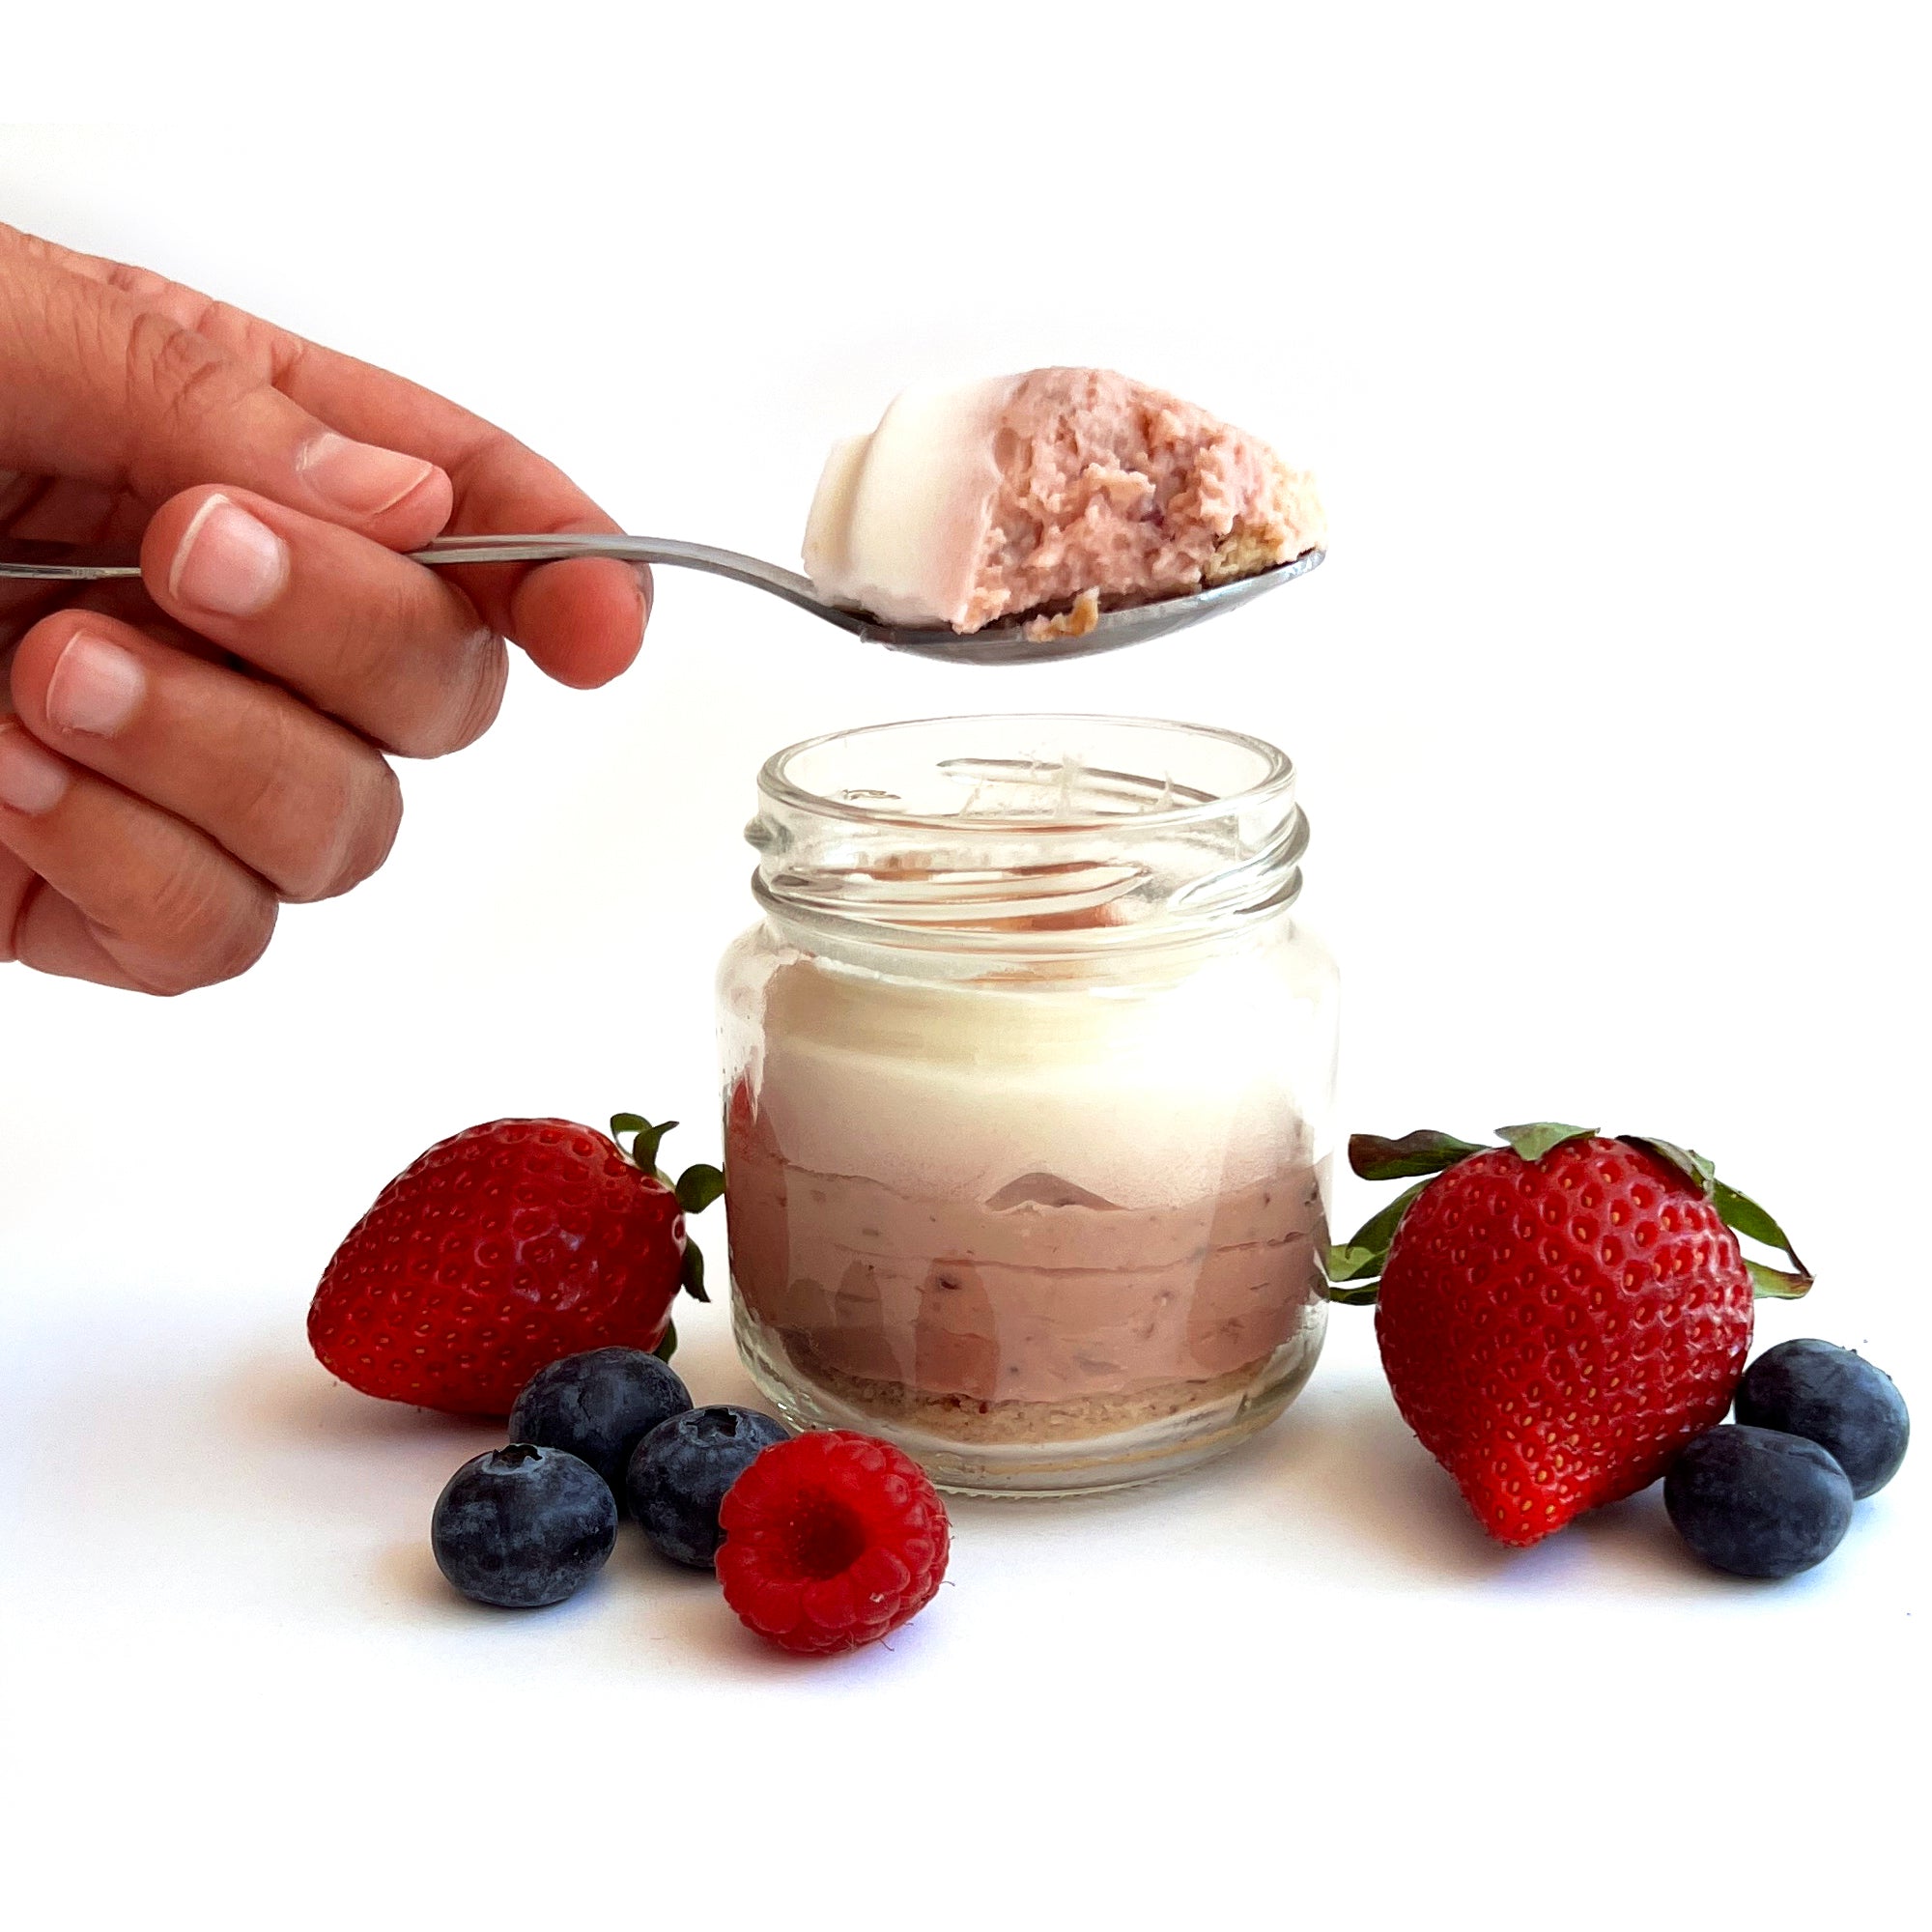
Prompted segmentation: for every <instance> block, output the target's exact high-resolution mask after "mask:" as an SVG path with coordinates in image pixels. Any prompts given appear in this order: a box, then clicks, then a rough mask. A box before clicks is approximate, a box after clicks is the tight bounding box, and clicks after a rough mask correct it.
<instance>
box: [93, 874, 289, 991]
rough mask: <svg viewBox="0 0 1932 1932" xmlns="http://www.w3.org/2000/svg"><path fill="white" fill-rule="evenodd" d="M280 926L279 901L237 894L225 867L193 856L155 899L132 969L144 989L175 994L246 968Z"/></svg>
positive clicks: (257, 892) (258, 893)
mask: <svg viewBox="0 0 1932 1932" xmlns="http://www.w3.org/2000/svg"><path fill="white" fill-rule="evenodd" d="M274 931H275V902H274V900H273V899H272V898H271V897H270V895H268V894H267V893H266V892H263V891H260V890H259V889H251V888H248V887H245V886H244V887H243V888H242V889H241V890H240V891H238V890H237V889H236V885H235V881H234V879H233V877H232V876H230V875H228V874H227V873H226V871H225V868H223V867H220V866H218V865H216V864H214V863H213V862H210V861H206V860H188V861H186V862H185V863H184V864H182V865H181V866H179V867H176V868H175V870H174V871H173V872H172V873H171V874H169V876H168V877H167V878H165V879H164V880H163V881H162V882H161V885H160V887H159V889H158V890H157V891H156V893H155V894H154V895H153V897H152V899H151V900H150V903H149V909H148V920H147V930H146V932H145V934H144V936H143V943H142V946H141V949H140V952H141V957H140V961H139V963H138V965H134V964H131V963H130V965H129V970H130V971H131V972H132V974H133V977H134V978H135V979H136V980H138V981H139V983H140V985H141V989H142V991H144V992H148V993H154V994H156V995H158V996H160V997H162V998H171V997H173V996H175V995H177V994H181V993H187V992H192V991H193V990H194V989H195V988H196V987H198V986H213V985H217V984H219V983H220V981H222V980H232V979H234V978H236V976H237V975H238V974H241V973H245V972H246V971H247V970H248V968H249V967H251V966H252V965H254V963H255V962H256V960H258V959H259V958H261V956H262V954H263V953H264V952H267V951H268V949H269V941H270V939H272V938H273V937H274Z"/></svg>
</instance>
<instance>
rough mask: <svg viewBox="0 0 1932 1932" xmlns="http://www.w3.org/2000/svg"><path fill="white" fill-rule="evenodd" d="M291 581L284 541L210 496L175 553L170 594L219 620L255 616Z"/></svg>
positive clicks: (225, 500) (223, 499) (234, 507)
mask: <svg viewBox="0 0 1932 1932" xmlns="http://www.w3.org/2000/svg"><path fill="white" fill-rule="evenodd" d="M288 579H289V551H288V546H287V545H286V544H285V543H283V541H282V540H281V538H280V537H278V536H277V535H276V534H275V533H274V531H273V530H271V529H270V527H269V526H268V525H267V524H265V523H263V522H261V521H260V520H259V519H258V518H255V517H251V516H250V515H249V514H248V512H247V511H246V510H244V509H241V507H240V506H239V505H237V504H234V503H231V502H230V501H229V500H228V498H227V497H209V499H208V500H207V502H205V503H204V504H203V505H202V506H201V508H200V509H198V510H197V511H196V512H195V513H194V521H193V522H192V523H191V524H189V525H188V526H187V532H186V534H185V536H184V537H183V538H182V540H181V548H180V549H179V550H178V551H176V552H175V561H174V567H173V569H171V570H170V571H169V572H168V589H169V591H170V592H171V593H172V594H173V595H174V596H176V597H179V598H180V599H181V601H182V602H183V603H184V604H192V605H193V606H194V607H195V608H196V609H197V610H201V611H211V612H213V614H214V615H216V616H219V617H252V616H254V615H255V613H256V612H257V611H265V610H267V609H268V607H269V606H270V604H272V603H273V602H274V601H275V598H276V596H277V595H278V594H279V592H280V591H281V588H282V585H283V584H284V583H286V582H288Z"/></svg>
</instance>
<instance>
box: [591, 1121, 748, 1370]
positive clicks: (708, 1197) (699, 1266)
mask: <svg viewBox="0 0 1932 1932" xmlns="http://www.w3.org/2000/svg"><path fill="white" fill-rule="evenodd" d="M676 1125H677V1122H675V1121H662V1122H659V1123H658V1124H657V1125H655V1126H653V1125H652V1124H651V1122H649V1121H647V1120H645V1119H644V1117H643V1116H642V1115H641V1114H612V1115H611V1139H612V1140H614V1141H615V1142H616V1143H617V1145H618V1147H619V1148H620V1149H622V1148H623V1145H624V1142H623V1137H624V1135H626V1134H629V1135H630V1136H631V1145H630V1148H629V1149H628V1150H627V1151H628V1152H629V1154H630V1157H631V1159H632V1161H633V1162H634V1163H635V1164H636V1165H637V1167H638V1168H639V1171H640V1172H642V1173H644V1174H648V1175H649V1176H650V1177H651V1178H652V1179H654V1180H658V1181H661V1182H663V1184H664V1185H665V1186H667V1187H668V1188H669V1189H670V1191H671V1192H672V1193H673V1194H675V1195H676V1196H677V1205H678V1207H679V1208H682V1209H683V1211H684V1212H685V1213H686V1214H687V1215H691V1214H701V1213H703V1212H704V1210H705V1209H706V1208H709V1207H710V1206H711V1204H712V1203H713V1202H714V1201H716V1200H717V1199H718V1197H719V1196H720V1195H721V1194H723V1193H724V1192H725V1177H724V1175H723V1174H722V1173H721V1172H720V1171H719V1170H718V1169H717V1168H715V1167H713V1166H712V1165H711V1163H710V1162H709V1161H704V1160H699V1161H694V1162H693V1163H692V1164H691V1166H689V1167H687V1168H686V1169H685V1170H684V1172H683V1173H682V1174H680V1175H679V1176H678V1178H677V1179H675V1180H672V1179H671V1178H670V1176H669V1175H668V1174H667V1173H666V1172H665V1171H664V1169H663V1168H661V1167H660V1166H659V1165H658V1149H659V1148H660V1147H661V1146H662V1145H663V1144H664V1137H665V1136H666V1135H667V1134H668V1133H669V1132H670V1130H671V1129H672V1128H673V1127H674V1126H676ZM678 1285H679V1286H680V1287H681V1288H682V1289H683V1290H684V1292H685V1293H687V1294H688V1295H690V1296H691V1298H692V1299H693V1300H694V1301H709V1300H710V1299H711V1297H710V1295H709V1294H707V1293H705V1289H704V1256H703V1255H702V1253H701V1252H699V1249H698V1246H697V1243H696V1241H694V1240H692V1239H691V1238H690V1237H689V1236H686V1239H685V1244H684V1264H683V1267H682V1269H681V1271H680V1273H679V1276H678ZM665 1334H666V1336H667V1338H668V1341H669V1345H670V1347H671V1348H672V1349H675V1348H676V1347H677V1334H676V1331H675V1330H674V1329H672V1328H669V1327H667V1328H666V1330H665ZM659 1352H660V1353H661V1354H662V1356H663V1359H664V1360H665V1361H669V1360H670V1355H669V1353H668V1351H667V1350H665V1348H664V1344H662V1343H660V1344H659Z"/></svg>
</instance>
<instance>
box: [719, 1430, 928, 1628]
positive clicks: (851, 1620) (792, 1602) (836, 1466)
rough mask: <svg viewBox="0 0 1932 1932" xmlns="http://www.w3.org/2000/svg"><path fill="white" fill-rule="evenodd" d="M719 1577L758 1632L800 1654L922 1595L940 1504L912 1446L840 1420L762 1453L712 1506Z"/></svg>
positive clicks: (900, 1613) (918, 1603)
mask: <svg viewBox="0 0 1932 1932" xmlns="http://www.w3.org/2000/svg"><path fill="white" fill-rule="evenodd" d="M718 1520H719V1525H720V1527H721V1528H723V1530H724V1532H725V1543H724V1547H723V1548H721V1549H720V1550H719V1552H718V1580H719V1582H720V1583H722V1584H723V1585H724V1587H725V1602H726V1603H727V1604H729V1605H731V1607H732V1608H733V1609H734V1610H736V1611H737V1613H738V1615H739V1617H740V1618H741V1619H742V1620H743V1621H744V1622H745V1623H746V1624H748V1625H749V1626H750V1627H751V1628H752V1629H753V1630H754V1631H756V1632H757V1634H759V1635H760V1636H762V1637H765V1638H767V1639H768V1640H769V1641H770V1642H772V1643H775V1644H777V1645H778V1646H779V1647H780V1648H781V1650H790V1651H796V1652H798V1653H799V1654H800V1655H801V1656H806V1657H813V1656H823V1655H825V1654H827V1653H829V1652H832V1651H839V1650H856V1649H857V1648H858V1647H859V1645H860V1644H862V1643H870V1642H872V1641H873V1640H874V1639H875V1638H878V1637H882V1636H884V1635H885V1634H887V1632H888V1631H895V1630H897V1629H898V1627H899V1626H900V1625H901V1624H902V1623H904V1622H906V1621H907V1620H908V1619H909V1618H911V1617H913V1616H916V1615H917V1614H918V1613H919V1612H920V1611H921V1610H922V1609H923V1608H924V1607H925V1605H927V1604H928V1603H930V1602H931V1600H932V1594H933V1592H934V1591H935V1590H937V1589H938V1588H939V1579H940V1578H941V1577H944V1576H945V1574H946V1556H947V1549H948V1544H949V1536H948V1530H947V1523H946V1506H945V1504H943V1503H942V1502H941V1501H940V1500H939V1496H938V1492H936V1491H935V1490H934V1489H933V1487H932V1485H931V1483H930V1482H928V1481H927V1480H926V1475H925V1471H924V1470H923V1469H922V1468H921V1467H920V1466H919V1464H918V1463H915V1462H914V1461H913V1460H912V1458H911V1457H910V1456H906V1455H903V1454H902V1453H901V1452H900V1451H898V1450H897V1449H895V1448H894V1447H893V1446H892V1445H891V1444H890V1443H886V1442H878V1441H874V1440H873V1438H872V1437H871V1436H869V1435H853V1434H852V1433H851V1432H849V1431H847V1430H842V1429H831V1430H825V1431H822V1432H820V1433H819V1434H816V1435H798V1436H794V1437H793V1438H792V1439H791V1440H790V1441H789V1442H780V1443H776V1444H774V1445H773V1446H772V1447H771V1448H769V1449H767V1450H765V1451H764V1453H763V1454H762V1455H760V1456H759V1457H758V1458H757V1460H756V1461H755V1462H754V1463H752V1465H751V1467H750V1468H748V1469H747V1470H746V1471H745V1473H744V1474H743V1475H742V1476H740V1477H739V1478H738V1480H737V1481H736V1482H735V1483H733V1484H732V1486H731V1488H730V1490H729V1491H728V1492H726V1494H725V1501H724V1504H723V1506H722V1507H721V1508H720V1510H719V1512H718Z"/></svg>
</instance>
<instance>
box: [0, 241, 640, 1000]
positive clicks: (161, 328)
mask: <svg viewBox="0 0 1932 1932" xmlns="http://www.w3.org/2000/svg"><path fill="white" fill-rule="evenodd" d="M616 527H617V526H616V525H615V524H613V523H612V522H611V520H610V519H609V518H608V517H606V516H605V515H604V514H603V512H602V511H600V510H599V509H598V508H597V506H596V505H595V504H594V503H592V502H591V501H590V500H589V499H588V498H587V497H584V496H583V495H582V493H581V492H580V491H578V490H577V489H576V488H575V487H574V486H573V485H572V484H571V482H570V481H569V479H568V478H567V477H565V476H564V475H562V474H561V473H560V472H559V471H558V470H556V469H554V468H553V467H552V466H551V465H550V464H548V463H546V462H544V461H543V459H542V458H540V457H538V456H536V455H535V454H533V453H532V452H531V451H530V450H527V449H526V448H524V447H523V445H522V444H520V443H518V442H516V441H515V440H512V439H511V438H510V437H508V436H506V435H505V434H504V433H503V432H502V431H500V430H498V429H496V428H493V427H492V426H491V425H490V424H489V423H486V422H484V421H482V420H481V419H480V418H478V417H476V416H472V415H470V414H469V413H468V412H465V411H463V410H460V409H458V408H457V407H456V406H455V405H454V404H452V403H448V402H445V401H444V400H443V399H442V398H441V397H440V396H437V395H433V394H431V393H430V392H429V391H428V390H425V389H420V388H417V387H416V386H415V385H414V384H410V383H406V382H404V381H402V380H401V379H400V378H399V377H396V376H392V375H389V374H387V373H386V372H384V371H383V370H381V369H376V368H372V367H370V366H369V365H368V364H366V363H362V362H356V361H355V360H353V359H352V358H350V357H348V356H346V355H336V354H335V353H333V352H332V351H330V350H327V349H322V348H319V347H317V346H316V345H314V344H313V343H308V342H304V341H302V340H301V339H300V338H298V337H297V336H294V335H290V334H288V333H287V332H286V331H284V330H281V329H278V328H275V327H271V326H270V324H268V323H264V322H260V321H258V320H256V319H255V318H254V317H252V316H249V315H244V314H242V313H241V312H240V311H239V310H236V309H232V308H228V307H226V306H224V305H222V304H219V303H215V302H211V301H210V300H209V299H208V298H205V297H203V296H199V295H196V294H195V293H194V292H193V291H192V290H189V289H185V288H182V287H179V286H178V285H176V284H174V283H172V282H168V281H165V280H163V279H162V278H161V277H160V276H158V275H154V274H150V273H148V272H147V271H146V270H139V269H128V268H124V267H122V266H120V265H119V264H116V263H112V262H106V261H100V260H97V259H95V258H93V257H90V256H84V255H76V254H73V253H71V252H70V251H68V250H66V249H62V248H58V247H55V246H53V245H51V244H50V243H47V242H43V241H37V240H35V239H34V238H33V237H30V236H26V235H22V234H20V233H18V232H17V231H15V230H14V229H11V228H8V227H6V226H5V225H4V224H0V531H5V532H8V533H9V534H12V535H14V536H23V537H42V538H54V539H61V540H66V541H70V542H83V543H92V542H107V541H112V540H116V539H120V540H124V541H128V542H132V541H133V540H135V539H137V538H138V539H139V540H140V543H141V572H142V574H141V579H140V581H139V582H135V581H134V580H132V579H127V580H123V581H120V582H108V583H102V584H95V585H88V586H71V585H68V586H53V585H47V584H39V583H28V582H14V583H11V584H10V583H7V582H4V581H0V962H4V961H7V960H13V959H17V960H19V961H20V962H21V963H23V964H25V965H27V966H30V967H34V968H37V969H38V970H39V971H41V972H44V973H57V974H65V975H69V976H71V977H74V978H78V979H83V980H98V981H99V982H101V983H102V984H105V985H110V986H124V987H130V988H134V989H136V990H139V991H144V992H150V993H178V992H183V991H185V990H187V989H188V988H190V987H194V986H202V985H209V984H212V983H213V982H214V981H215V980H224V979H227V978H230V977H232V976H233V975H235V974H237V973H240V972H242V971H244V970H245V969H246V968H247V967H249V966H250V965H252V964H253V963H254V962H255V960H256V959H258V958H259V957H260V956H261V954H262V952H263V950H264V949H265V948H266V947H267V945H268V943H269V940H270V936H271V934H272V932H273V929H274V924H275V916H276V910H277V906H278V904H279V903H281V902H284V901H302V900H311V899H321V898H327V897H330V896H332V895H335V894H338V893H343V892H347V891H348V890H349V889H350V888H351V887H352V886H355V885H357V884H359V883H360V882H361V881H362V880H363V879H365V878H367V877H368V876H369V874H370V873H371V872H373V871H374V870H375V869H376V868H377V867H379V866H380V865H381V864H382V863H383V861H384V858H386V857H387V855H388V851H389V846H390V844H391V842H392V840H393V839H394V838H395V834H396V827H397V823H398V820H399V818H400V815H401V809H402V808H401V800H400V795H399V792H398V788H397V784H396V781H395V776H394V774H393V773H392V772H391V770H390V769H389V764H388V760H387V758H386V757H385V755H384V754H385V753H389V754H401V755H403V756H407V757H435V756H439V755H440V754H441V753H445V752H452V751H456V750H458V749H459V748H460V747H462V746H464V745H468V744H469V743H471V742H472V741H473V740H474V739H476V738H477V737H478V736H480V735H481V734H482V732H483V731H484V730H485V729H487V728H488V726H489V725H490V724H491V722H492V720H493V719H494V718H495V717H496V715H497V706H498V704H499V703H500V702H501V699H502V694H503V685H504V680H505V677H506V675H507V668H508V667H507V659H506V655H505V651H504V646H503V639H504V638H505V637H509V638H513V639H515V640H516V641H517V642H518V643H519V644H520V645H521V646H522V647H523V648H524V649H525V650H526V652H527V653H528V654H529V655H530V657H531V658H533V659H534V660H535V661H536V663H537V664H538V665H539V666H540V667H541V668H543V669H544V670H545V671H547V672H548V673H549V674H550V675H551V676H553V677H554V678H557V679H558V680H560V681H561V682H563V683H565V684H569V685H576V686H579V687H585V688H587V687H590V686H593V685H598V684H602V683H604V682H606V681H607V680H608V679H610V678H612V677H614V676H616V674H617V673H618V672H619V671H621V670H623V669H624V668H625V667H626V666H627V665H629V664H630V662H631V660H632V659H633V658H634V657H635V656H636V655H637V652H638V648H639V643H640V642H641V641H642V638H643V627H644V622H645V619H646V617H647V616H648V614H649V609H650V584H649V579H648V577H646V576H644V575H643V574H642V573H640V572H639V571H637V570H634V569H632V568H631V567H630V566H628V565H625V564H620V563H613V562H609V561H599V560H591V559H574V560H571V561H568V562H562V563H551V564H545V565H542V566H540V567H539V566H530V565H522V564H506V565H493V566H490V567H488V568H483V567H477V568H471V569H465V570H462V571H448V572H444V571H430V570H427V569H425V568H424V567H422V566H421V565H419V564H414V563H411V562H410V561H408V560H407V558H405V557H403V556H401V555H399V554H397V553H398V552H401V551H406V550H410V549H412V548H415V547H417V546H419V545H421V544H423V543H425V542H426V541H427V540H428V539H429V538H430V537H432V536H434V535H436V534H437V533H438V532H439V531H440V530H443V529H451V530H460V531H469V530H534V531H553V530H615V529H616ZM76 593H77V594H76ZM10 673H11V675H10ZM10 689H11V695H12V701H11V704H10V703H9V701H8V693H9V690H10Z"/></svg>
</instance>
